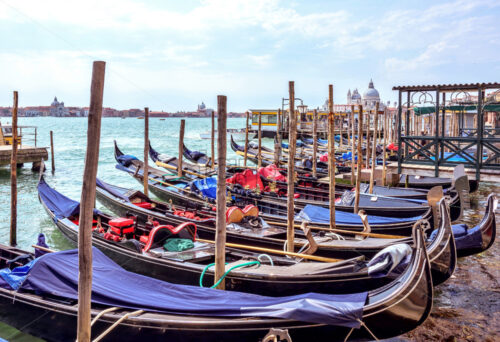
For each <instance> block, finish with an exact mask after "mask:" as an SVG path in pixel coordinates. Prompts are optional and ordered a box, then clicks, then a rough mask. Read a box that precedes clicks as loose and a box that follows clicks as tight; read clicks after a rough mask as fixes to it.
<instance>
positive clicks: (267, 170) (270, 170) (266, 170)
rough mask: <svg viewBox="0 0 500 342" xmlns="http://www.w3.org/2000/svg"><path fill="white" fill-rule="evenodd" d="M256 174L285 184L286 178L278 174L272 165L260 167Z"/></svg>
mask: <svg viewBox="0 0 500 342" xmlns="http://www.w3.org/2000/svg"><path fill="white" fill-rule="evenodd" d="M258 174H259V175H261V176H262V177H264V178H267V179H271V180H275V181H279V182H286V177H285V176H283V175H282V174H281V173H280V172H279V170H278V167H277V166H276V165H274V164H271V165H268V166H266V167H261V168H260V169H259V171H258Z"/></svg>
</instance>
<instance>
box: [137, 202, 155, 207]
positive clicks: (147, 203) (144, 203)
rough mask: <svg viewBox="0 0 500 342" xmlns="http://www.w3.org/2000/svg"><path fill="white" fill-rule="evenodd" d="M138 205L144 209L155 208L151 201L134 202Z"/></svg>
mask: <svg viewBox="0 0 500 342" xmlns="http://www.w3.org/2000/svg"><path fill="white" fill-rule="evenodd" d="M134 204H135V205H136V206H138V207H139V208H144V209H153V205H152V204H151V203H149V202H140V203H134Z"/></svg>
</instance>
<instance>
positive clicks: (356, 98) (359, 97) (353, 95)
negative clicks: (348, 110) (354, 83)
mask: <svg viewBox="0 0 500 342" xmlns="http://www.w3.org/2000/svg"><path fill="white" fill-rule="evenodd" d="M351 99H353V100H361V95H359V92H358V89H354V91H353V92H352V97H351Z"/></svg>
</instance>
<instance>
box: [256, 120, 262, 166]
mask: <svg viewBox="0 0 500 342" xmlns="http://www.w3.org/2000/svg"><path fill="white" fill-rule="evenodd" d="M258 139H259V150H258V156H257V169H260V168H261V166H262V113H261V112H259V138H258Z"/></svg>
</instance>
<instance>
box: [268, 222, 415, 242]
mask: <svg viewBox="0 0 500 342" xmlns="http://www.w3.org/2000/svg"><path fill="white" fill-rule="evenodd" d="M266 222H267V223H268V224H270V225H274V226H283V227H285V226H286V225H287V224H286V223H284V222H270V221H266ZM295 227H296V228H300V225H298V224H296V225H295ZM307 227H308V228H311V229H314V230H322V231H325V232H332V233H344V234H353V235H363V236H367V237H373V238H379V239H403V238H407V237H408V236H402V235H390V234H380V233H366V232H361V231H354V230H345V229H338V228H335V229H333V230H332V229H330V228H325V227H318V226H307Z"/></svg>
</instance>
